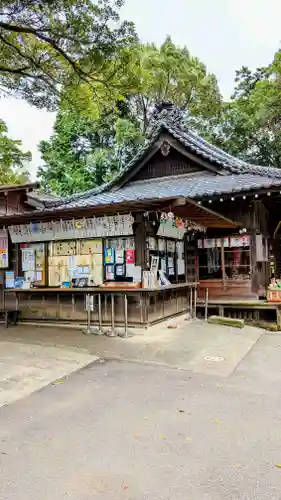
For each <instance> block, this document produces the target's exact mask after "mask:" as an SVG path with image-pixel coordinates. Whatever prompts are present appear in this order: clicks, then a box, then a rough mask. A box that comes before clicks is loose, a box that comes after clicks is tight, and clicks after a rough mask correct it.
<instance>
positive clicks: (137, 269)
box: [126, 264, 141, 281]
mask: <svg viewBox="0 0 281 500" xmlns="http://www.w3.org/2000/svg"><path fill="white" fill-rule="evenodd" d="M126 276H127V278H133V281H141V266H135V264H126Z"/></svg>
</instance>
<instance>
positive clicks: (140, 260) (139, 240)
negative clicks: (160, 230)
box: [134, 214, 149, 269]
mask: <svg viewBox="0 0 281 500" xmlns="http://www.w3.org/2000/svg"><path fill="white" fill-rule="evenodd" d="M134 227H135V245H136V249H135V259H136V265H137V266H141V267H142V269H148V267H149V262H148V252H147V244H146V223H145V219H144V217H143V215H142V214H136V217H135V224H134Z"/></svg>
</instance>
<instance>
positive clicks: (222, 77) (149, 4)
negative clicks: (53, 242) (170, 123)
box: [0, 0, 281, 179]
mask: <svg viewBox="0 0 281 500" xmlns="http://www.w3.org/2000/svg"><path fill="white" fill-rule="evenodd" d="M122 17H123V18H124V19H128V20H131V21H133V22H134V23H135V25H136V28H137V32H138V34H139V36H140V38H141V40H142V41H145V42H155V43H157V44H161V43H162V42H163V41H164V39H165V37H166V35H171V37H172V39H173V41H174V43H176V44H177V45H181V46H183V45H185V46H186V47H187V48H188V49H189V51H190V53H191V54H192V55H194V56H197V57H199V58H200V59H201V60H202V62H204V63H205V65H206V66H207V69H208V71H209V72H210V73H215V75H216V76H217V78H218V82H219V86H220V90H221V92H222V94H223V95H224V97H225V98H228V97H229V96H230V95H231V93H232V90H233V85H234V77H235V70H236V69H239V68H241V67H242V66H249V67H250V68H251V69H255V68H257V67H259V66H263V65H267V64H269V63H270V62H271V61H272V58H273V55H274V52H276V50H278V49H279V48H280V47H281V31H280V18H281V2H280V0H267V1H265V0H173V1H171V0H126V3H125V6H124V7H123V10H122ZM0 118H1V119H3V120H4V121H5V122H6V123H7V125H8V129H9V136H10V137H11V138H13V139H20V140H22V143H23V147H24V149H25V150H29V151H31V152H32V156H33V160H32V164H31V168H30V173H31V177H32V179H35V178H36V169H37V167H38V166H39V165H40V163H41V159H40V153H39V151H38V148H37V145H38V143H39V141H41V140H43V139H48V138H49V137H50V135H51V133H52V126H53V123H54V120H55V114H54V113H48V112H46V111H44V110H38V109H35V108H32V107H31V106H29V105H28V104H27V103H26V102H25V101H22V100H20V99H16V98H15V99H14V98H1V100H0Z"/></svg>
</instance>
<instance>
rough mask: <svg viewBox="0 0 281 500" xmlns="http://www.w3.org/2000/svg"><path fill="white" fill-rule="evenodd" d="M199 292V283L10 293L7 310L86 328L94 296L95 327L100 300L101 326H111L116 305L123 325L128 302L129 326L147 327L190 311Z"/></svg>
mask: <svg viewBox="0 0 281 500" xmlns="http://www.w3.org/2000/svg"><path fill="white" fill-rule="evenodd" d="M196 288H197V283H179V284H173V285H169V286H167V287H163V288H159V289H153V290H152V289H148V288H123V289H120V288H118V289H116V288H108V287H92V288H48V287H46V288H30V289H28V290H25V289H7V290H5V294H4V300H5V307H7V308H16V309H17V310H19V311H20V317H21V319H26V320H33V321H34V320H36V321H48V322H50V321H60V322H63V323H66V322H69V323H73V322H79V323H83V324H84V323H86V321H87V311H86V309H85V303H86V297H87V295H91V296H93V301H94V310H93V311H92V312H91V324H96V323H98V300H99V299H98V297H99V296H100V298H101V316H102V323H103V324H104V325H110V323H111V321H112V317H111V316H112V301H113V303H114V316H115V323H116V324H117V325H118V324H120V325H122V324H123V323H124V320H125V319H124V318H125V312H124V311H125V298H126V302H127V315H128V323H129V325H131V326H145V327H146V326H148V325H150V324H152V323H156V322H158V321H161V320H163V319H165V318H168V317H171V316H174V315H176V314H180V313H183V312H185V311H187V310H189V307H190V293H191V292H190V291H191V290H193V292H194V290H195V289H196ZM193 296H194V293H193Z"/></svg>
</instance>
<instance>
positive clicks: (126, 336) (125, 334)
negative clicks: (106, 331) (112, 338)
mask: <svg viewBox="0 0 281 500" xmlns="http://www.w3.org/2000/svg"><path fill="white" fill-rule="evenodd" d="M124 326H125V330H124V333H121V334H119V337H121V338H122V339H128V338H130V337H132V336H133V333H132V332H129V331H128V297H127V294H126V293H125V294H124Z"/></svg>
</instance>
